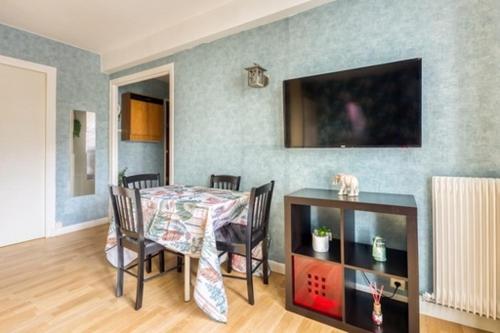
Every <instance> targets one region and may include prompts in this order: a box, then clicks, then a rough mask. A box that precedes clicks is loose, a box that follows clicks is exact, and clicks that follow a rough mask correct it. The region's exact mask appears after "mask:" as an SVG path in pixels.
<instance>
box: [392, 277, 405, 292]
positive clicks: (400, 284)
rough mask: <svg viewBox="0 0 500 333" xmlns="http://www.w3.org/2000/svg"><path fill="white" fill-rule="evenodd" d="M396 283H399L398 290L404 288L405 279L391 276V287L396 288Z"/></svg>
mask: <svg viewBox="0 0 500 333" xmlns="http://www.w3.org/2000/svg"><path fill="white" fill-rule="evenodd" d="M397 283H399V289H398V290H406V281H405V280H400V279H395V278H391V287H392V288H394V289H396V288H397V286H396V284H397Z"/></svg>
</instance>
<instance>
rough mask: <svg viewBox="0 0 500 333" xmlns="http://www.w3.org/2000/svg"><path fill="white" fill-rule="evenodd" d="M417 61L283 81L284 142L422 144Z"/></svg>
mask: <svg viewBox="0 0 500 333" xmlns="http://www.w3.org/2000/svg"><path fill="white" fill-rule="evenodd" d="M421 73H422V64H421V59H411V60H404V61H398V62H393V63H389V64H383V65H376V66H370V67H363V68H356V69H351V70H345V71H341V72H334V73H329V74H322V75H315V76H309V77H303V78H298V79H291V80H286V81H284V83H283V91H284V93H283V95H284V113H285V115H284V116H285V146H286V147H288V148H327V147H420V146H421V136H422V135H421V81H422V80H421Z"/></svg>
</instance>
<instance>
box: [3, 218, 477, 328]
mask: <svg viewBox="0 0 500 333" xmlns="http://www.w3.org/2000/svg"><path fill="white" fill-rule="evenodd" d="M105 237H106V227H105V226H101V227H96V228H92V229H87V230H84V231H79V232H75V233H72V234H69V235H64V236H59V237H55V238H50V239H40V240H35V241H30V242H26V243H22V244H18V245H13V246H8V247H3V248H0V263H1V266H0V332H203V333H206V332H301V333H305V332H314V333H321V332H340V331H338V330H335V329H332V328H331V327H329V326H326V325H323V324H320V323H318V322H316V321H313V320H309V319H307V318H305V317H301V316H299V315H295V314H293V313H290V312H287V311H285V309H284V293H285V291H284V290H285V289H284V277H283V276H282V275H279V274H272V275H271V279H270V284H269V285H268V286H264V285H263V284H262V281H261V280H260V279H257V278H256V279H255V280H254V281H255V282H254V284H255V289H256V304H255V306H251V305H248V303H247V302H246V284H245V282H244V281H239V280H232V279H226V280H225V285H226V291H227V294H228V298H229V322H228V323H227V324H220V323H217V322H214V321H212V320H210V319H209V318H208V317H207V316H206V315H205V314H204V313H203V312H202V311H201V310H200V309H199V308H198V307H197V306H196V304H195V303H194V301H191V302H190V303H185V302H184V301H183V277H182V276H183V275H182V274H180V273H177V272H175V271H173V272H170V273H169V274H167V275H166V276H163V277H160V278H158V279H155V280H151V281H150V282H148V283H146V286H145V294H144V305H143V308H142V309H141V310H140V311H134V308H133V302H134V297H135V284H134V283H135V279H133V278H132V277H130V276H127V275H125V276H126V278H125V295H124V296H123V297H122V298H116V297H115V296H114V283H115V270H114V268H113V267H111V266H110V265H109V264H108V263H107V262H106V260H105V258H104V253H103V248H104V243H105ZM421 330H422V332H442V333H444V332H450V333H451V332H457V333H458V332H477V331H475V330H473V329H470V328H465V327H461V326H460V325H456V324H452V323H448V322H443V321H440V320H436V319H432V318H430V317H424V316H422V318H421Z"/></svg>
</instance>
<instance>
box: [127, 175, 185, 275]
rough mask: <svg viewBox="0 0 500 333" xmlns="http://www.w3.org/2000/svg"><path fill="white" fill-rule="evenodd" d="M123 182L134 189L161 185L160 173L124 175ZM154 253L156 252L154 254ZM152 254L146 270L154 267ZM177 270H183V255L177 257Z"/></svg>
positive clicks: (148, 257)
mask: <svg viewBox="0 0 500 333" xmlns="http://www.w3.org/2000/svg"><path fill="white" fill-rule="evenodd" d="M122 183H123V186H124V187H127V188H132V189H139V190H142V189H145V188H151V187H159V186H161V180H160V174H159V173H144V174H139V175H133V176H123V177H122ZM153 255H154V254H153ZM163 256H164V255H163V254H160V257H159V260H160V261H162V260H164V259H162V257H163ZM151 257H152V255H149V256H147V257H146V272H148V273H151V268H152V260H151ZM177 271H178V272H181V271H182V257H177Z"/></svg>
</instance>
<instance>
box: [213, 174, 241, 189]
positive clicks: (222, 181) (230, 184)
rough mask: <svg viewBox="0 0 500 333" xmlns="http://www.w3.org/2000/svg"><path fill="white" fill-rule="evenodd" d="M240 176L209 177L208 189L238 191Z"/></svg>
mask: <svg viewBox="0 0 500 333" xmlns="http://www.w3.org/2000/svg"><path fill="white" fill-rule="evenodd" d="M240 180H241V177H240V176H228V175H211V176H210V187H211V188H218V189H221V190H231V191H239V190H240Z"/></svg>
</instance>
